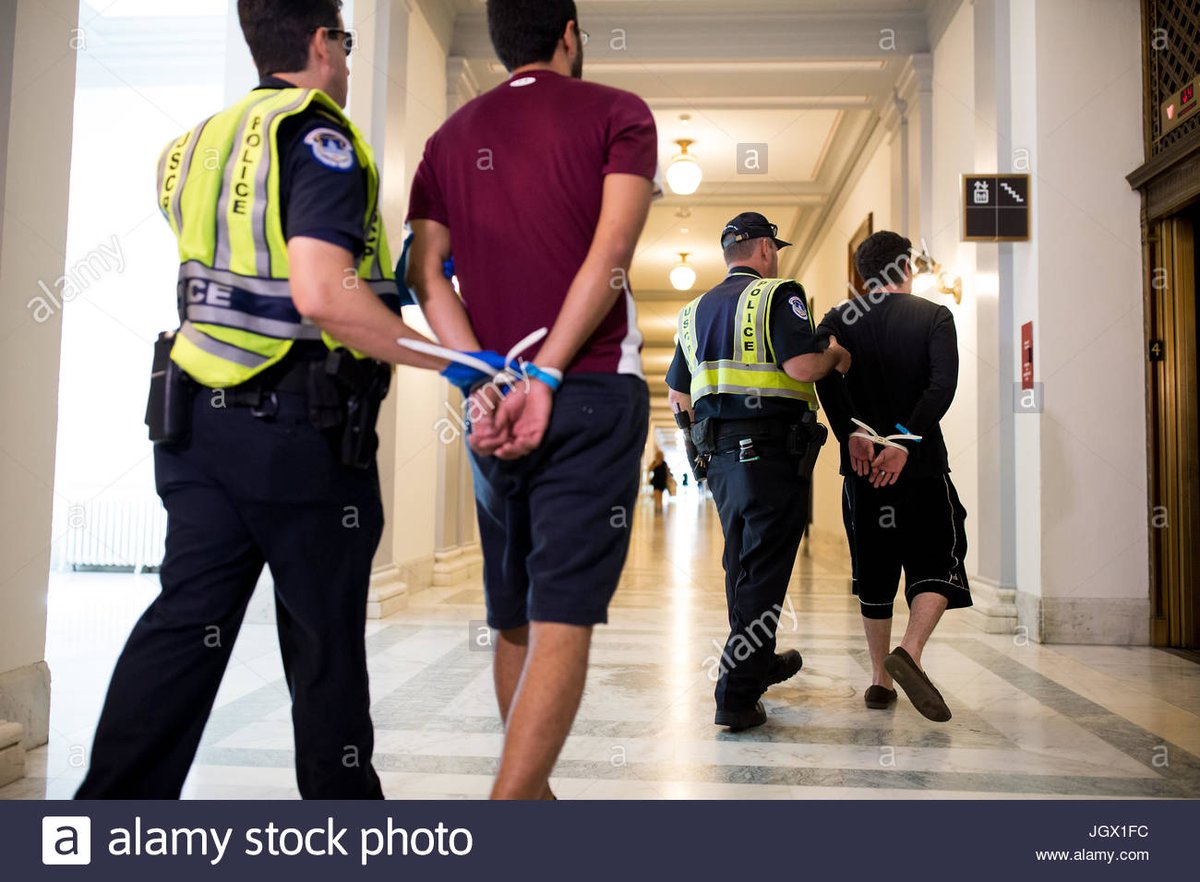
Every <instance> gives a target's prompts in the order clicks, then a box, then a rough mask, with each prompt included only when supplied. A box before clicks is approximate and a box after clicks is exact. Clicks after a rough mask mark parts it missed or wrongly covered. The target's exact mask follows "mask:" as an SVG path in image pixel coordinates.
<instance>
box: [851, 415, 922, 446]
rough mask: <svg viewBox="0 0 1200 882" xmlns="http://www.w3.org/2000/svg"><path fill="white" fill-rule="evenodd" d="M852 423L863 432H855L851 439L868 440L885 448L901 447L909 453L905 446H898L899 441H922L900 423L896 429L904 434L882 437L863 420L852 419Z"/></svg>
mask: <svg viewBox="0 0 1200 882" xmlns="http://www.w3.org/2000/svg"><path fill="white" fill-rule="evenodd" d="M850 422H852V423H854V425H856V426H858V427H859V428H860V429H861V430H862V431H858V432H854V433H853V434H851V435H850V437H851V438H866V439H867V440H868V441H870V442H871V443H872V444H881V445H882V446H884V447H899V448H900V449H901V450H904V451H907V450H908V448H907V447H905V446H904V445H903V444H897V443H896V442H897V441H920V440H921V436H920V435H914V434H912V433H911V432H909V431H908V429H906V428H904V426H902V425H900V424H899V423H896V428H897V429H899V430H900V431H901V432H902V433H903V434H900V435H880V434H879V433H878V432H876V431H875V430H874V429H872V428H871V427H870V426H868V425H867V424H866V423H864V422H863V421H862V420H856V419H854V417H851V418H850Z"/></svg>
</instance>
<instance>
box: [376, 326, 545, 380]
mask: <svg viewBox="0 0 1200 882" xmlns="http://www.w3.org/2000/svg"><path fill="white" fill-rule="evenodd" d="M549 333H550V329H549V328H541V329H540V330H537V331H534V332H533V333H532V334H530V335H528V336H527V337H524V338H523V339H521V340H519V341H517V345H516V346H514V347H513V348H512V349H510V350H508V355H506V356H505V357H504V364H505V365H506V367H503V368H494V367H492V366H491V365H490V364H488V363H487V362H486V361H481V360H480V359H478V358H475V356H473V355H467V354H466V353H465V352H459V351H458V350H456V349H447V348H446V347H445V346H438V345H437V344H436V343H426V342H425V341H424V340H404V339H401V340H397V341H396V342H397V343H399V344H400V345H401V346H403V347H404V348H405V349H411V350H412V351H413V352H420V353H422V354H423V355H432V356H433V357H434V358H444V359H446V361H453V362H457V363H458V364H461V365H464V366H465V367H469V368H474V369H475V370H477V371H479V372H480V373H481V374H483V375H484V376H486V377H491V378H492V381H493V382H497V381H499V382H503V383H505V385H507V386H511V385H512V384H513V383H516V382H517V381H519V380H521V379H528V377H529V374H528V373H526V369H527V368H528V367H530V366H532V364H531V363H530V362H526V361H523V360H518V359H519V356H520V355H521V353H522V352H524V351H525V350H526V349H528V348H529V347H530V346H532V345H533V344H534V343H538V342H540V341H541V340H542V339H543V338H544V337H545V336H546V335H547V334H549ZM514 362H516V363H517V370H519V371H520V373H519V374H518V373H515V372H514V371H513V369H512V367H508V365H512V364H513V363H514ZM542 370H543V371H546V372H547V373H549V369H547V368H543V369H542ZM552 375H553V374H552ZM557 379H559V380H561V377H559V378H557Z"/></svg>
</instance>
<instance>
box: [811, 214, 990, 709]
mask: <svg viewBox="0 0 1200 882" xmlns="http://www.w3.org/2000/svg"><path fill="white" fill-rule="evenodd" d="M911 251H912V243H911V242H909V240H908V239H905V238H904V237H903V236H900V235H898V234H896V233H893V232H888V231H883V232H879V233H876V234H875V235H873V236H871V237H870V238H869V239H867V241H865V242H864V243H863V244H862V245H861V246H860V247H859V249H858V251H857V252H856V254H855V255H854V260H855V263H856V265H857V266H858V271H859V272H860V273H861V274H862V277H863V278H864V279H866V280H867V286H868V288H869V293H868V294H867V295H866V296H864V297H855V298H853V299H851V300H849V301H847V302H846V303H843V304H840V305H839V306H837V307H835V308H834V309H832V310H830V312H829V314H828V315H826V316H825V318H824V320H823V321H822V322H821V325H820V328H819V330H818V333H819V334H822V335H827V336H830V337H836V338H837V339H838V340H840V341H842V344H843V345H844V346H845V347H846V348H847V349H848V350H850V352H851V353H852V354H853V356H854V369H853V371H851V372H850V373H848V374H846V375H845V376H841V375H836V374H835V375H831V376H829V377H827V378H826V379H824V380H823V381H821V382H820V383H819V384H818V391H819V393H820V396H821V403H822V405H824V407H825V412H826V414H827V416H828V418H829V421H830V425H831V427H832V428H833V431H834V434H836V435H837V438H838V441H839V442H840V445H841V456H842V470H841V471H842V474H843V475H844V476H845V487H844V493H843V495H842V508H843V516H844V519H845V524H846V534H847V538H848V539H849V542H850V555H851V559H852V562H853V567H854V575H853V578H854V593H855V594H856V595H857V596H858V599H859V604H860V606H861V610H862V616H863V627H864V629H865V630H866V635H867V644H868V647H869V648H870V653H871V666H872V669H873V670H872V676H873V679H872V685H871V687H870V688H869V689H868V690H867V693H866V704H867V707H869V708H886V707H889V706H890V705H891V704H892V703H893V702H895V700H896V692H895V690H894V689H892V688H891V687H892V682H893V678H895V682H897V683H899V684H900V686H901V688H903V689H904V691H905V693H906V694H907V695H908V697H909V698H910V699H911V700H912V702H913V705H914V706H915V707H916V708H917V710H919V711H920V712H921V713H922V714H924V715H925V716H926V717H927V718H929V719H931V720H934V721H937V722H944V721H946V720H949V719H950V709H949V708H948V707H947V706H946V702H945V700H944V699H943V698H942V696H941V694H940V693H939V692H938V690H937V689H936V688H935V687H934V685H933V683H932V682H930V680H929V678H928V677H927V676H926V675H925V672H924V671H923V670H922V668H921V653H922V651H923V650H924V648H925V643H926V641H928V639H929V637H930V635H931V634H932V633H933V629H934V628H935V627H936V626H937V623H938V621H939V620H940V619H941V617H942V613H943V612H945V611H946V610H947V609H959V608H963V607H968V606H970V605H971V594H970V590H969V586H968V585H967V575H966V570H965V569H964V566H963V559H964V558H965V556H966V552H967V540H966V532H965V530H964V522H965V520H966V511H965V509H963V507H962V504H961V503H960V502H959V500H958V494H957V493H956V492H955V489H954V485H953V484H952V483H951V482H950V476H949V472H950V467H949V463H948V459H947V455H946V443H945V441H944V440H943V439H942V431H941V428H940V426H939V425H938V421H939V420H940V419H941V418H942V417H943V416H944V415H945V413H946V411H947V410H949V408H950V403H951V402H952V401H953V400H954V392H955V388H956V386H957V383H958V340H957V337H956V335H955V330H954V317H953V316H952V315H951V313H950V310H948V309H947V308H946V307H944V306H939V305H937V304H935V303H931V302H930V301H928V300H924V299H922V298H920V297H915V296H913V294H912V273H911V269H910V264H909V255H910V253H911ZM889 436H890V437H889ZM902 568H903V570H904V574H905V579H906V588H905V600H906V601H907V602H908V605H909V609H910V613H909V622H908V629H907V630H906V632H905V634H904V639H903V640H901V641H900V645H899V646H898V647H897V648H896V649H895V650H894V651H893V652H891V653H890V654H889V653H888V646H889V645H890V643H891V634H892V608H893V602H894V600H895V596H896V589H897V585H898V581H899V577H900V571H901V569H902Z"/></svg>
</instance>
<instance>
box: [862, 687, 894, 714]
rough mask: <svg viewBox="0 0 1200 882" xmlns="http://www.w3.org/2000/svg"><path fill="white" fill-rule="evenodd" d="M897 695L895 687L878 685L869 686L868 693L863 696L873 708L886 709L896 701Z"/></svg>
mask: <svg viewBox="0 0 1200 882" xmlns="http://www.w3.org/2000/svg"><path fill="white" fill-rule="evenodd" d="M897 697H898V696H897V695H896V690H895V689H888V688H887V687H886V686H878V685H874V686H868V687H867V694H866V695H864V696H863V698H864V700H865V701H866V702H867V707H869V708H871V709H872V710H886V709H887V708H889V707H891V706H892V705H893V704H895V703H896V699H897Z"/></svg>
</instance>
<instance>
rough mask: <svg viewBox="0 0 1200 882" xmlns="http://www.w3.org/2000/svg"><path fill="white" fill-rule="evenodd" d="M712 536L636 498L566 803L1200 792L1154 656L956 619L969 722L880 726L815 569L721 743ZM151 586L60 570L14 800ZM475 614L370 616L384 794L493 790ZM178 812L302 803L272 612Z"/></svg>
mask: <svg viewBox="0 0 1200 882" xmlns="http://www.w3.org/2000/svg"><path fill="white" fill-rule="evenodd" d="M719 540H720V532H719V524H718V523H717V520H716V516H715V512H714V511H713V509H712V507H711V504H710V503H705V502H704V501H703V500H701V499H700V498H699V497H698V496H697V495H695V491H694V490H693V491H692V495H690V496H688V495H685V496H683V497H682V498H681V499H679V500H674V501H672V502H670V503H669V504H668V506H667V508H666V510H665V511H662V512H657V513H656V512H654V510H653V508H652V504H651V501H650V499H649V498H643V500H642V501H641V503H640V507H639V511H638V519H637V524H636V527H635V535H634V541H633V546H632V549H631V552H630V558H629V563H628V565H627V567H626V569H625V575H624V579H623V582H622V585H621V588H620V590H619V591H618V593H617V598H616V601H615V603H614V605H613V607H612V610H611V615H610V624H609V625H608V626H607V627H605V628H601V629H599V630H598V632H597V637H596V641H595V648H594V651H593V657H592V668H591V674H590V678H589V682H588V688H587V694H586V696H585V699H584V702H583V706H582V709H581V710H580V713H579V718H578V720H577V722H576V725H575V729H574V732H573V734H572V736H571V738H570V740H569V741H568V742H567V745H566V747H565V749H564V751H563V754H562V757H561V759H560V761H559V764H558V768H557V771H556V774H555V776H554V779H553V783H554V787H555V789H556V791H557V792H558V794H559V795H560V796H561V797H563V798H576V799H580V798H582V799H663V798H671V799H674V798H682V799H742V798H753V799H763V798H770V799H791V798H804V799H829V798H847V797H849V798H879V799H887V798H913V797H928V798H955V799H962V798H971V799H1006V798H1021V797H1028V796H1041V797H1061V798H1071V797H1077V798H1079V797H1093V798H1094V797H1103V798H1129V797H1162V798H1178V797H1200V666H1197V665H1196V664H1194V663H1193V662H1191V661H1188V660H1186V659H1183V658H1180V657H1178V656H1175V655H1172V654H1170V653H1167V652H1162V651H1158V650H1154V649H1149V648H1144V647H1085V646H1039V645H1036V644H1029V643H1025V642H1024V641H1021V640H1018V639H1016V638H1013V637H1011V636H1007V637H1006V636H994V635H985V634H982V633H980V632H978V631H975V630H974V629H973V628H972V627H971V626H969V625H968V624H966V623H965V622H963V621H961V620H956V619H955V618H954V617H953V616H951V617H948V619H947V620H946V622H945V623H944V624H943V627H942V628H941V629H940V630H939V631H938V633H937V635H936V636H935V639H934V641H933V642H932V643H931V644H930V647H929V649H928V650H927V654H926V667H927V669H928V671H929V672H930V674H931V676H932V677H933V678H934V680H935V682H937V683H938V685H939V686H940V687H941V689H942V692H943V693H944V694H945V695H946V698H947V701H948V702H949V703H950V705H951V707H952V708H953V710H954V719H953V720H952V721H951V722H949V723H947V724H943V725H937V724H933V723H929V722H927V721H926V720H925V719H924V718H922V717H921V716H920V715H919V714H918V713H917V712H916V711H915V710H914V709H913V708H912V707H911V706H910V705H909V704H908V703H907V702H906V701H905V700H904V699H903V698H902V699H901V701H900V704H899V706H897V707H895V708H894V709H892V710H888V711H868V710H866V709H865V708H864V706H863V703H862V691H863V689H864V688H865V686H866V685H868V683H869V676H868V671H869V666H868V662H867V657H866V652H865V648H864V643H863V640H862V636H861V625H860V620H859V617H858V614H857V609H856V606H855V604H854V602H853V600H852V599H851V597H850V595H849V590H848V587H847V585H848V582H847V574H846V571H845V569H844V567H843V566H841V565H840V564H838V563H835V562H831V561H823V560H821V559H819V558H817V557H810V556H807V555H802V556H801V557H800V559H799V561H798V563H797V567H796V572H795V574H794V577H793V581H792V585H791V588H790V591H789V596H788V603H787V605H786V606H785V609H784V611H783V615H782V617H781V624H780V645H781V647H795V648H798V649H799V650H800V651H801V652H802V653H803V655H804V670H803V671H802V672H801V673H800V674H799V675H798V676H796V677H795V678H794V679H793V680H791V681H789V682H788V683H786V684H784V685H782V686H778V687H775V688H774V689H772V690H771V691H770V692H769V693H768V695H767V698H766V702H765V703H766V706H767V711H768V714H769V721H768V724H767V725H766V726H763V727H761V728H759V729H755V730H751V731H749V732H745V733H742V734H738V735H733V734H730V733H728V732H726V731H724V730H722V729H718V728H717V727H715V726H714V725H713V724H712V714H713V700H712V686H713V684H712V681H711V680H710V679H709V676H708V674H709V671H710V670H711V668H712V666H713V657H715V656H717V655H719V652H720V650H719V648H718V647H719V646H720V645H721V643H722V641H723V640H724V636H725V632H724V626H725V612H724V594H723V590H722V587H721V585H722V582H721V579H722V575H721V566H720V541H719ZM155 591H156V582H155V580H154V579H153V578H152V577H136V576H112V575H108V576H97V575H87V576H83V575H71V576H56V577H55V578H54V580H53V583H52V589H51V594H50V604H49V612H50V624H49V639H48V647H47V659H48V661H49V664H50V667H51V670H52V671H53V677H54V693H53V695H54V700H53V708H52V716H51V728H52V734H51V738H50V743H49V745H48V746H46V747H44V748H40V749H38V750H36V751H33V752H32V753H31V754H30V757H29V764H28V775H29V776H28V777H27V778H26V779H24V780H23V781H19V782H17V783H16V784H12V785H10V786H8V787H6V788H3V789H0V798H3V799H42V798H50V799H58V798H67V797H69V796H70V795H71V794H72V793H73V791H74V788H75V786H76V784H77V783H78V781H79V780H80V778H81V777H82V775H83V771H84V766H85V765H86V761H87V751H88V748H89V745H90V743H91V735H92V730H93V727H94V725H95V721H96V717H97V715H98V713H99V708H100V704H101V702H102V700H103V696H104V690H105V687H106V685H107V681H108V677H109V674H110V672H111V670H112V665H113V662H114V660H115V658H116V655H117V653H118V652H119V650H120V648H121V645H122V643H123V641H124V639H125V636H126V634H127V633H128V630H129V628H130V626H131V624H132V622H133V621H134V620H135V619H136V618H137V616H138V614H139V613H140V611H141V609H142V608H143V607H144V606H145V605H146V603H147V602H148V601H149V599H150V598H151V597H153V595H154V592H155ZM264 606H265V605H264ZM482 618H483V606H482V595H481V587H480V585H479V584H463V585H458V586H455V587H452V588H433V589H428V590H426V591H422V592H418V593H416V594H414V595H413V596H412V598H411V600H410V602H409V605H408V608H407V609H406V610H405V611H403V612H401V613H399V614H397V615H395V616H393V617H391V618H389V619H386V620H383V621H378V622H372V623H371V624H370V626H369V633H368V647H369V651H370V665H371V685H372V693H373V695H374V719H375V725H376V730H377V753H376V760H375V761H376V767H377V768H378V770H379V772H380V776H381V777H382V779H383V784H384V788H385V791H386V793H387V794H388V796H389V797H390V798H394V799H441V798H480V797H483V796H485V795H486V794H487V792H488V789H489V786H490V781H491V776H492V774H493V772H494V769H495V765H496V757H497V755H498V752H499V750H500V745H501V731H500V726H499V723H498V721H497V719H496V716H495V708H494V703H493V698H492V693H491V677H490V662H491V658H490V654H489V652H487V651H486V650H484V651H479V650H478V648H477V647H473V646H472V637H473V636H475V635H476V633H477V632H476V631H475V630H473V629H474V628H477V627H478V625H479V620H481V619H482ZM902 626H903V619H902V618H901V619H898V621H897V632H899V630H898V629H899V628H900V627H902ZM185 796H186V797H188V798H197V799H200V798H204V799H243V798H244V799H252V798H262V799H274V798H281V799H286V798H295V797H296V796H297V791H296V787H295V783H294V780H293V776H292V770H291V732H290V720H289V711H288V699H287V693H286V690H285V688H284V684H283V673H282V668H281V665H280V661H279V653H278V647H277V645H276V642H275V634H274V628H273V626H272V625H271V624H269V622H267V621H265V618H264V617H263V616H252V620H251V621H250V622H249V623H248V624H247V625H246V626H245V628H244V630H243V632H242V634H241V637H240V639H239V641H238V644H237V647H236V650H235V652H234V658H233V662H232V664H231V667H230V670H229V672H228V674H227V676H226V679H225V682H224V685H223V687H222V690H221V693H220V696H219V698H218V702H217V708H216V710H215V712H214V714H213V717H212V719H211V721H210V723H209V726H208V729H207V730H206V732H205V736H204V742H203V744H202V746H201V750H200V754H199V756H198V758H197V761H196V764H195V766H194V768H193V770H192V774H191V777H190V778H189V780H188V783H187V786H186V788H185Z"/></svg>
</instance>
